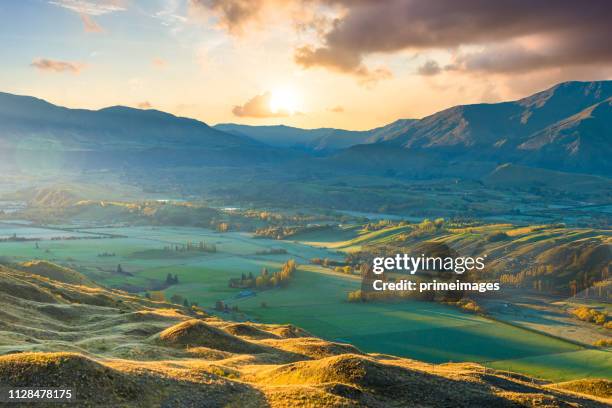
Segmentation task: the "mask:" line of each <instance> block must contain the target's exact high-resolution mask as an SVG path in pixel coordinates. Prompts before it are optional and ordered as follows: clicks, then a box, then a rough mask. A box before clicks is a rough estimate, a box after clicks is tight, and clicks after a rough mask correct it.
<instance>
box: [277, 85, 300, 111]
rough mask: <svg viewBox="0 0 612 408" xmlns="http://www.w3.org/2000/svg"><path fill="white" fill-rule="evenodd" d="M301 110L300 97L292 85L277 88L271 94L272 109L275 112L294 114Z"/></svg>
mask: <svg viewBox="0 0 612 408" xmlns="http://www.w3.org/2000/svg"><path fill="white" fill-rule="evenodd" d="M298 110H299V97H298V94H297V92H296V91H295V89H293V88H291V87H283V88H277V89H274V90H273V91H272V94H271V96H270V111H272V112H273V113H279V112H283V113H288V114H290V115H293V114H294V113H296V112H297V111H298Z"/></svg>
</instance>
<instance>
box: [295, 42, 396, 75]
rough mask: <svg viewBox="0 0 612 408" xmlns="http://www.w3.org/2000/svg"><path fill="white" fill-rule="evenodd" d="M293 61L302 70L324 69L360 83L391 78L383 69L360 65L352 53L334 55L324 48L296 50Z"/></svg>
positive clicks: (387, 71)
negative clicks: (355, 79) (350, 77)
mask: <svg viewBox="0 0 612 408" xmlns="http://www.w3.org/2000/svg"><path fill="white" fill-rule="evenodd" d="M294 61H295V62H296V63H297V64H298V65H301V66H303V67H304V68H312V67H317V66H319V67H324V68H327V69H330V70H332V71H336V72H342V73H348V74H351V75H355V76H357V77H359V80H360V83H362V84H365V85H368V84H374V83H376V82H378V81H380V80H382V79H388V78H391V77H392V76H393V74H392V73H391V71H389V69H387V68H385V67H379V68H375V69H370V68H368V67H366V66H365V65H364V64H362V63H361V61H360V59H359V58H356V56H355V55H354V54H352V53H344V54H343V53H341V52H339V53H334V52H332V51H331V50H327V49H324V48H318V49H314V48H313V47H310V46H304V47H301V48H298V49H297V50H296V52H295V55H294Z"/></svg>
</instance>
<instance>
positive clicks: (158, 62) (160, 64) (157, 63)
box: [151, 58, 168, 69]
mask: <svg viewBox="0 0 612 408" xmlns="http://www.w3.org/2000/svg"><path fill="white" fill-rule="evenodd" d="M151 64H152V65H153V66H154V67H155V68H159V69H163V68H166V66H167V65H168V62H167V61H166V60H165V59H163V58H153V60H151Z"/></svg>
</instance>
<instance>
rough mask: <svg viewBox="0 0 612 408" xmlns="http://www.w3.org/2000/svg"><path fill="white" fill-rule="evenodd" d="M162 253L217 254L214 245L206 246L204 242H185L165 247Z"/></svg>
mask: <svg viewBox="0 0 612 408" xmlns="http://www.w3.org/2000/svg"><path fill="white" fill-rule="evenodd" d="M164 251H173V252H210V253H215V252H217V246H216V245H215V244H207V243H206V242H204V241H200V242H191V241H190V242H187V243H186V244H181V245H178V244H176V245H167V246H165V247H164Z"/></svg>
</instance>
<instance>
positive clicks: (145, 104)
mask: <svg viewBox="0 0 612 408" xmlns="http://www.w3.org/2000/svg"><path fill="white" fill-rule="evenodd" d="M138 107H139V108H140V109H151V108H152V107H153V105H151V102H149V101H142V102H140V103H139V104H138Z"/></svg>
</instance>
